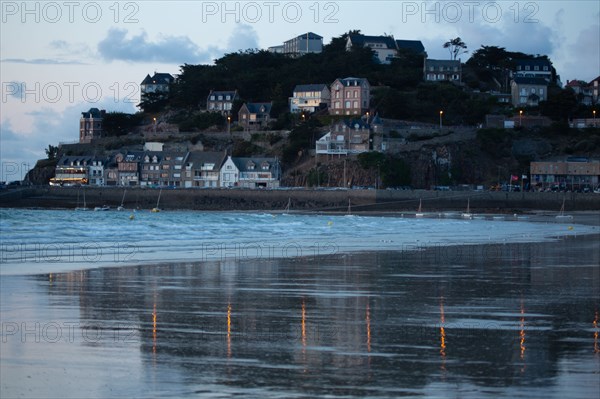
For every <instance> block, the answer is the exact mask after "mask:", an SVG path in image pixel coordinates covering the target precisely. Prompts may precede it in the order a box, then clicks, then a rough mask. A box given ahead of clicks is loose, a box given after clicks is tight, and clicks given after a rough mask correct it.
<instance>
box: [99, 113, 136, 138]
mask: <svg viewBox="0 0 600 399" xmlns="http://www.w3.org/2000/svg"><path fill="white" fill-rule="evenodd" d="M141 122H142V116H141V114H126V113H124V112H109V113H107V114H106V115H104V119H103V121H102V128H103V129H104V132H105V133H106V136H108V137H118V136H124V135H126V134H128V133H130V132H131V131H132V130H133V129H134V128H135V127H136V126H138V125H139V124H140V123H141Z"/></svg>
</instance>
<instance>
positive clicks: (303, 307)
mask: <svg viewBox="0 0 600 399" xmlns="http://www.w3.org/2000/svg"><path fill="white" fill-rule="evenodd" d="M301 323H302V326H301V327H302V346H303V347H304V348H306V303H305V302H304V298H302V322H301Z"/></svg>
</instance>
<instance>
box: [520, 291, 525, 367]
mask: <svg viewBox="0 0 600 399" xmlns="http://www.w3.org/2000/svg"><path fill="white" fill-rule="evenodd" d="M519 337H520V343H519V344H520V348H521V360H524V359H525V309H524V307H523V301H521V328H520V329H519Z"/></svg>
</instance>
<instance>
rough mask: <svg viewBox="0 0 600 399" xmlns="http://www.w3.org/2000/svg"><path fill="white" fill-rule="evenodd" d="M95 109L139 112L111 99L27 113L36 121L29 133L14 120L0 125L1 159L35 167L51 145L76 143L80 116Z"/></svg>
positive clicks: (8, 120)
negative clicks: (16, 126) (60, 109)
mask: <svg viewBox="0 0 600 399" xmlns="http://www.w3.org/2000/svg"><path fill="white" fill-rule="evenodd" d="M92 107H95V108H99V109H106V110H107V112H113V111H120V112H127V113H134V112H136V111H137V110H136V109H135V106H134V104H131V103H125V102H119V103H115V102H114V99H112V98H103V99H102V100H101V101H99V102H97V103H83V102H82V103H78V104H73V105H71V106H69V107H67V108H66V109H64V110H62V111H57V110H55V109H51V108H49V107H41V108H39V109H36V110H35V111H30V112H27V113H26V114H25V115H26V117H27V118H32V119H33V124H32V127H31V128H30V129H27V130H24V129H17V128H15V127H14V124H13V123H12V122H11V120H10V119H8V118H7V119H5V120H3V121H2V123H1V124H0V140H1V142H2V145H1V146H0V159H1V160H2V163H3V164H5V163H12V164H14V165H16V166H17V167H18V168H21V167H23V165H24V164H28V165H29V166H30V167H33V166H34V165H35V163H36V162H37V160H39V159H44V158H46V154H45V151H44V150H45V149H46V148H47V147H48V144H52V145H58V144H59V143H61V142H64V143H73V142H77V141H78V140H79V118H80V117H81V113H82V112H85V111H87V110H89V109H90V108H92ZM4 178H6V177H4ZM0 180H2V178H0ZM8 180H16V177H15V178H12V179H11V178H8Z"/></svg>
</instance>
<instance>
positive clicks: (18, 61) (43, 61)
mask: <svg viewBox="0 0 600 399" xmlns="http://www.w3.org/2000/svg"><path fill="white" fill-rule="evenodd" d="M0 62H6V63H12V64H35V65H89V64H88V63H87V62H82V61H71V60H61V59H53V58H33V59H26V58H3V59H2V60H0Z"/></svg>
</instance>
